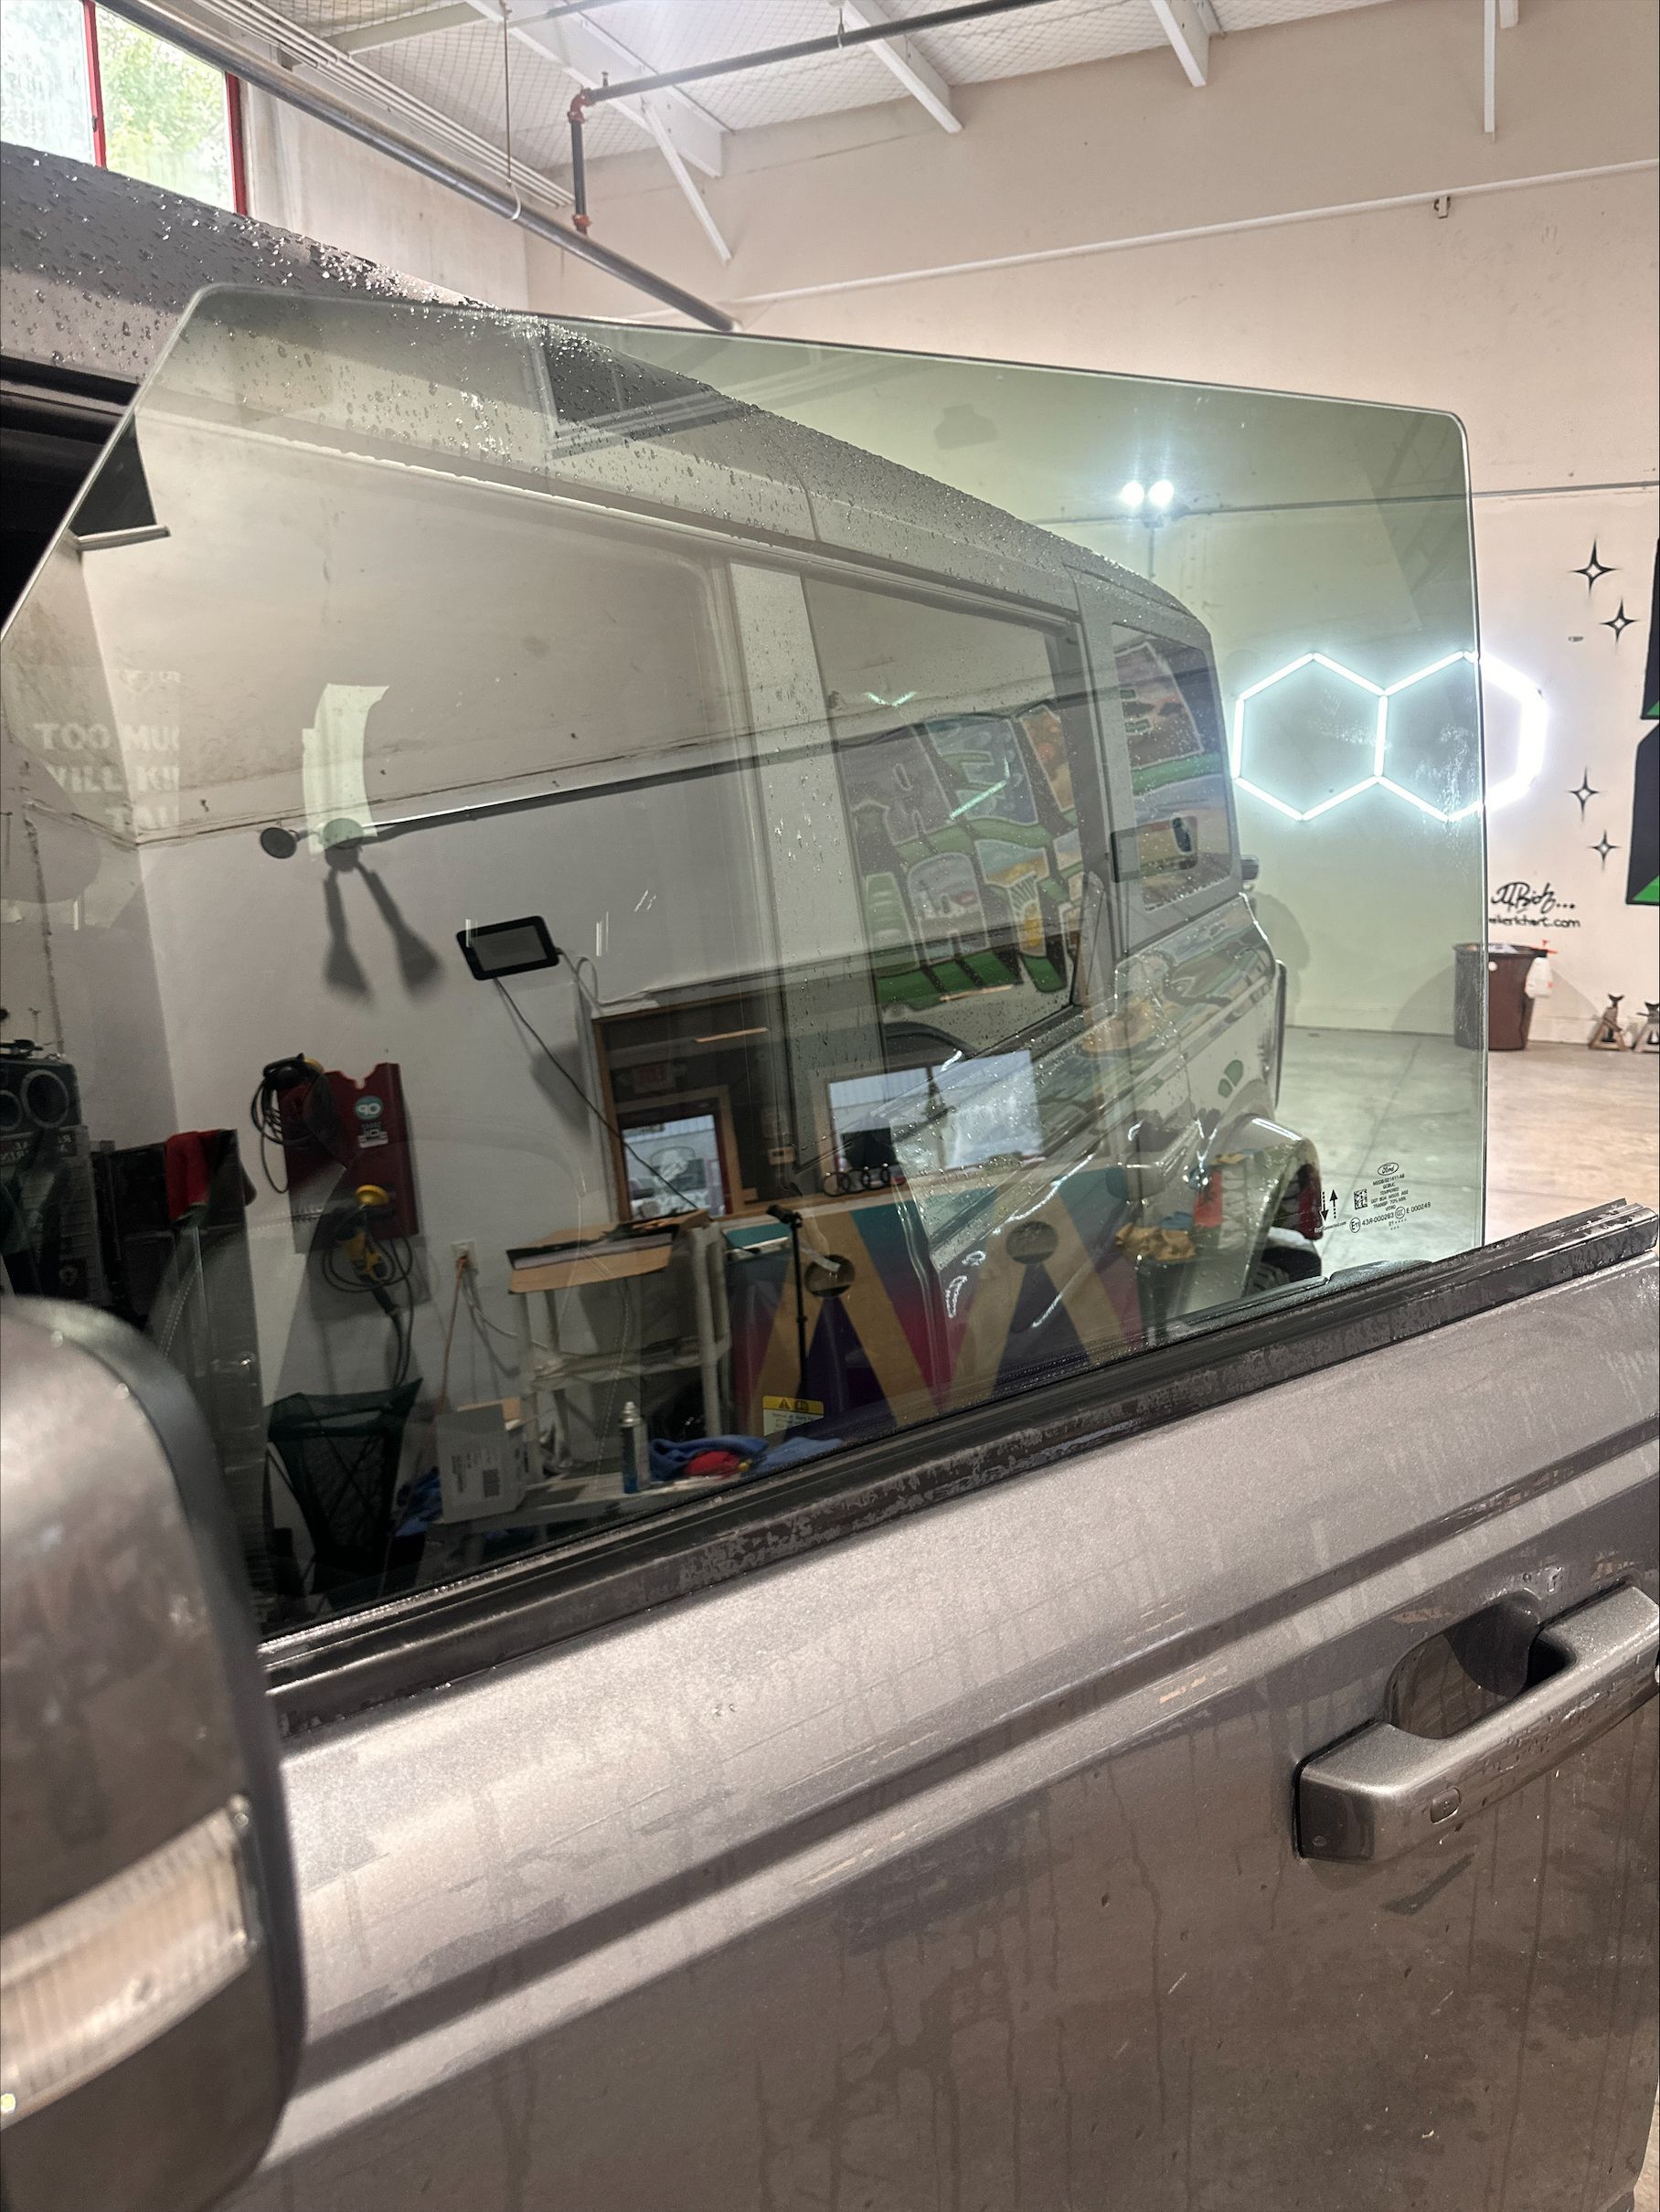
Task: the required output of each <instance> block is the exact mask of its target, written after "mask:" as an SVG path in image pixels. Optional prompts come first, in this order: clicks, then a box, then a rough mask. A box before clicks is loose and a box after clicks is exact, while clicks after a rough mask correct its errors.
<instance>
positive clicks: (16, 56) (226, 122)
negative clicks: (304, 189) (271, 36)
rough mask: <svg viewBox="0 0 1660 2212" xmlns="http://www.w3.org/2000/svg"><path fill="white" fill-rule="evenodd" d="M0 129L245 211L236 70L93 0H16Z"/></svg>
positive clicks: (16, 139)
mask: <svg viewBox="0 0 1660 2212" xmlns="http://www.w3.org/2000/svg"><path fill="white" fill-rule="evenodd" d="M0 134H4V136H5V138H6V139H8V140H9V141H11V142H12V144H16V145H25V146H35V147H37V148H38V149H39V150H40V152H42V153H43V154H68V155H69V156H70V157H71V158H72V159H74V160H76V161H85V162H92V163H95V164H96V165H97V166H98V167H99V168H101V169H113V170H115V171H117V172H118V173H119V174H120V175H122V176H133V177H137V178H138V179H139V180H140V181H141V182H142V183H144V184H147V185H158V186H161V187H162V188H163V189H164V190H165V191H168V192H179V193H183V194H185V195H186V196H187V197H189V198H192V199H199V200H205V201H206V202H207V203H208V205H209V206H210V207H229V208H234V209H235V210H236V212H237V213H238V214H239V215H245V214H246V213H247V212H248V182H247V174H246V164H245V162H244V159H243V151H242V116H241V87H240V85H239V83H238V82H237V80H236V79H235V78H234V77H227V76H225V75H224V74H223V72H222V71H220V70H218V69H213V68H211V67H210V66H209V65H208V63H207V62H205V61H198V60H197V58H196V57H195V56H194V55H192V54H186V53H185V52H184V51H183V50H182V49H181V48H178V47H176V46H170V45H169V44H168V43H167V42H166V40H165V39H163V38H157V37H154V35H153V34H152V33H151V32H149V31H144V30H140V29H139V28H138V27H137V26H136V25H134V24H131V23H127V22H125V21H124V20H123V19H122V17H121V16H115V15H112V14H111V13H110V12H109V10H108V9H106V8H101V7H98V6H96V5H93V0H8V5H7V7H6V11H5V41H4V46H3V47H0Z"/></svg>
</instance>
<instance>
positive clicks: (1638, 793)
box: [1625, 547, 1660, 907]
mask: <svg viewBox="0 0 1660 2212" xmlns="http://www.w3.org/2000/svg"><path fill="white" fill-rule="evenodd" d="M1643 719H1644V721H1645V722H1647V723H1649V724H1650V725H1651V727H1650V728H1648V729H1646V730H1645V731H1644V734H1643V736H1642V737H1641V738H1640V739H1638V740H1637V760H1636V767H1635V771H1634V772H1633V777H1632V815H1631V865H1630V867H1628V868H1627V870H1626V876H1625V903H1626V905H1627V906H1633V907H1653V906H1660V547H1657V548H1655V589H1654V596H1653V599H1652V601H1651V604H1650V609H1649V618H1648V659H1647V665H1646V666H1645V668H1644V676H1643Z"/></svg>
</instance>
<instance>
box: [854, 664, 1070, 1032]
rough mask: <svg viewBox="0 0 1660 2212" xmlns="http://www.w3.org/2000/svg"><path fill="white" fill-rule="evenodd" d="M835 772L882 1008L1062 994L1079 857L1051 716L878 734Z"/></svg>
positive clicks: (1066, 772) (1022, 714) (1028, 713)
mask: <svg viewBox="0 0 1660 2212" xmlns="http://www.w3.org/2000/svg"><path fill="white" fill-rule="evenodd" d="M836 761H837V766H838V770H839V772H840V776H841V783H842V797H843V803H844V804H845V805H846V810H847V819H848V824H849V826H850V829H851V833H852V841H853V851H854V859H855V866H856V867H857V870H858V876H859V886H860V894H861V899H862V902H863V909H864V917H865V929H866V938H867V943H868V945H869V947H870V952H871V956H872V963H873V967H874V969H875V973H876V982H877V994H878V1000H879V1001H880V1002H881V1003H883V1004H885V1005H906V1006H912V1007H924V1006H931V1005H937V1004H938V1002H939V1001H940V1000H941V999H942V998H944V997H948V996H951V995H953V994H957V993H961V992H966V991H975V990H992V989H1004V988H1006V986H1007V985H1009V984H1012V983H1015V982H1017V981H1020V980H1022V979H1024V980H1026V981H1027V982H1029V983H1031V984H1035V985H1036V987H1037V989H1038V990H1040V991H1046V992H1048V991H1060V990H1063V989H1064V988H1065V986H1066V982H1067V977H1068V974H1069V962H1070V959H1071V957H1072V952H1073V951H1074V949H1075V946H1076V941H1077V917H1078V909H1079V896H1080V888H1081V883H1082V875H1083V857H1082V846H1081V841H1080V836H1079V831H1078V817H1077V807H1076V803H1075V802H1074V799H1073V794H1072V771H1071V763H1070V761H1069V759H1068V756H1067V750H1066V739H1065V732H1064V729H1063V728H1062V726H1061V720H1060V717H1059V714H1058V713H1057V712H1056V710H1055V708H1054V707H1052V706H1051V705H1049V704H1048V702H1047V701H1042V700H1040V701H1038V702H1037V703H1036V704H1035V705H1033V706H1031V707H1026V708H1022V709H1020V710H1019V711H1017V712H1016V713H1013V714H1008V715H952V716H947V717H942V718H940V719H939V720H937V721H931V722H921V723H917V724H914V725H911V726H909V727H907V728H901V729H891V730H884V731H883V732H881V733H880V734H879V735H878V736H876V737H872V738H866V739H861V740H859V741H858V742H857V743H855V744H850V745H844V746H842V747H839V748H838V749H837V753H836Z"/></svg>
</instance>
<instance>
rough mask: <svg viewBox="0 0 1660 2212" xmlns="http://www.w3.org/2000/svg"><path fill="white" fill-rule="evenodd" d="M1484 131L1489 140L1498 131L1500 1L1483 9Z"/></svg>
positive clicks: (1493, 0)
mask: <svg viewBox="0 0 1660 2212" xmlns="http://www.w3.org/2000/svg"><path fill="white" fill-rule="evenodd" d="M1482 129H1483V131H1484V132H1485V133H1486V135H1487V136H1488V137H1489V138H1492V137H1493V136H1494V135H1495V133H1496V132H1497V130H1498V0H1484V6H1483V9H1482Z"/></svg>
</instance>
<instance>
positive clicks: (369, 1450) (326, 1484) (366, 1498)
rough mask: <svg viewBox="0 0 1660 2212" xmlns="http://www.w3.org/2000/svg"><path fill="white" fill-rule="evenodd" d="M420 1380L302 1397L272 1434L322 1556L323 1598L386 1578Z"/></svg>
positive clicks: (318, 1587) (283, 1411)
mask: <svg viewBox="0 0 1660 2212" xmlns="http://www.w3.org/2000/svg"><path fill="white" fill-rule="evenodd" d="M419 1389H420V1381H419V1379H418V1380H416V1381H414V1382H408V1383H404V1384H402V1385H401V1386H400V1387H399V1388H398V1389H396V1390H363V1391H356V1392H346V1393H344V1394H342V1395H340V1396H337V1397H333V1398H327V1397H321V1396H314V1395H313V1394H312V1393H310V1392H309V1391H304V1390H298V1391H295V1392H294V1394H293V1396H292V1397H290V1398H278V1400H277V1402H276V1404H275V1405H274V1406H272V1408H271V1424H270V1428H269V1430H268V1432H267V1433H268V1434H269V1436H270V1439H271V1444H272V1445H273V1446H274V1448H275V1450H276V1452H277V1456H278V1457H279V1458H280V1459H281V1461H282V1467H283V1471H284V1473H286V1474H287V1476H288V1481H289V1485H290V1487H291V1488H292V1490H293V1494H294V1499H295V1502H296V1503H297V1505H299V1508H300V1511H301V1513H302V1515H303V1516H304V1520H305V1526H306V1529H307V1532H308V1533H309V1535H310V1537H311V1540H312V1547H313V1549H314V1552H315V1555H316V1572H315V1577H314V1582H313V1589H314V1590H315V1591H316V1592H318V1593H321V1592H323V1591H325V1590H337V1589H338V1588H339V1587H340V1586H341V1585H342V1584H343V1583H346V1582H360V1581H363V1580H364V1579H366V1578H369V1577H374V1578H377V1579H378V1577H379V1576H380V1575H382V1574H383V1573H384V1572H385V1569H386V1563H387V1553H388V1547H389V1545H390V1542H391V1536H392V1494H393V1492H394V1490H395V1489H396V1487H397V1483H398V1462H399V1453H400V1452H401V1450H402V1446H403V1431H404V1425H405V1423H406V1422H407V1421H408V1420H409V1418H410V1408H411V1407H412V1406H413V1405H414V1403H415V1394H416V1392H417V1391H418V1390H419Z"/></svg>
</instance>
